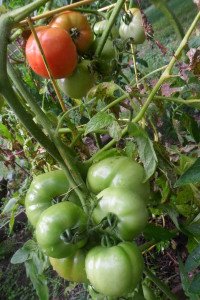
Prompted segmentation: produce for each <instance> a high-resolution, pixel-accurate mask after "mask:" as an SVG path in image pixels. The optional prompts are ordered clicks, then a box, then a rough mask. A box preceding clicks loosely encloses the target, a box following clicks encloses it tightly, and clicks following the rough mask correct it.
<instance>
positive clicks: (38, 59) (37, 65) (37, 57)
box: [25, 26, 77, 79]
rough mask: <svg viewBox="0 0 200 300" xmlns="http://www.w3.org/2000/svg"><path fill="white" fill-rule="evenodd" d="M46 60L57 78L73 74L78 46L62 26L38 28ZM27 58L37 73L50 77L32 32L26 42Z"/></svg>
mask: <svg viewBox="0 0 200 300" xmlns="http://www.w3.org/2000/svg"><path fill="white" fill-rule="evenodd" d="M36 32H37V36H38V38H39V41H40V44H41V46H42V48H43V51H44V54H45V57H46V60H47V62H48V65H49V67H50V70H51V72H52V75H53V77H54V78H55V79H58V78H63V77H67V76H69V75H71V74H72V73H73V71H74V69H75V68H76V65H77V52H76V47H75V45H74V43H73V41H72V39H71V37H70V35H69V34H68V33H67V32H66V31H65V30H63V29H62V28H51V27H49V26H41V27H38V28H37V29H36ZM25 52H26V58H27V61H28V64H29V65H30V67H31V68H32V69H33V71H34V72H35V73H37V74H38V75H40V76H42V77H46V78H49V75H48V72H47V69H46V67H45V64H44V62H43V58H42V55H41V53H40V50H39V48H38V46H37V43H36V40H35V38H34V36H33V34H31V36H30V37H29V39H28V41H27V44H26V49H25Z"/></svg>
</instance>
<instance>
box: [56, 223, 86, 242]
mask: <svg viewBox="0 0 200 300" xmlns="http://www.w3.org/2000/svg"><path fill="white" fill-rule="evenodd" d="M78 230H79V228H78V227H76V228H71V229H66V230H65V231H64V232H63V233H62V234H61V235H60V239H61V240H62V241H63V242H64V243H66V244H69V243H70V244H76V243H78V242H79V241H81V240H82V239H83V235H82V234H81V233H80V232H78Z"/></svg>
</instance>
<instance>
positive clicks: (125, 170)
mask: <svg viewBox="0 0 200 300" xmlns="http://www.w3.org/2000/svg"><path fill="white" fill-rule="evenodd" d="M144 178H145V172H144V169H143V167H142V166H141V165H140V164H138V163H137V162H135V161H133V160H132V159H130V158H128V157H125V156H114V157H109V158H106V159H104V160H101V161H100V162H98V163H96V164H94V165H92V166H91V167H90V168H89V170H88V174H87V186H88V189H89V190H90V191H91V192H92V193H94V194H98V193H99V192H101V191H102V190H104V189H106V188H107V187H122V188H126V189H129V190H131V191H133V192H134V193H136V194H138V195H139V196H141V198H142V199H144V200H145V202H148V199H149V195H150V188H149V182H143V181H144Z"/></svg>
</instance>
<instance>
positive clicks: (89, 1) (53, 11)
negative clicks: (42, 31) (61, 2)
mask: <svg viewBox="0 0 200 300" xmlns="http://www.w3.org/2000/svg"><path fill="white" fill-rule="evenodd" d="M94 1H95V0H82V1H79V2H76V3H72V4H69V5H66V6H62V7H59V8H56V9H54V10H51V11H48V12H45V13H43V14H40V15H37V16H35V17H32V21H37V20H40V19H44V18H48V17H51V16H53V15H55V14H58V13H61V12H63V11H66V10H70V9H73V8H75V7H79V6H81V5H87V4H89V3H91V2H94ZM19 24H20V25H26V24H27V19H26V20H23V21H21V22H20V23H19Z"/></svg>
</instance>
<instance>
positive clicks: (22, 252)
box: [10, 247, 30, 264]
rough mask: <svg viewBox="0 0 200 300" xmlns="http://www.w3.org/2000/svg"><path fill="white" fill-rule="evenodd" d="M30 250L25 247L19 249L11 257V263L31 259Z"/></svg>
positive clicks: (19, 262)
mask: <svg viewBox="0 0 200 300" xmlns="http://www.w3.org/2000/svg"><path fill="white" fill-rule="evenodd" d="M29 254H30V253H29V251H27V250H26V249H23V247H22V248H21V249H19V250H17V251H16V252H15V253H14V255H13V256H12V258H11V261H10V262H11V264H21V263H23V262H25V261H26V260H27V259H29Z"/></svg>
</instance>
